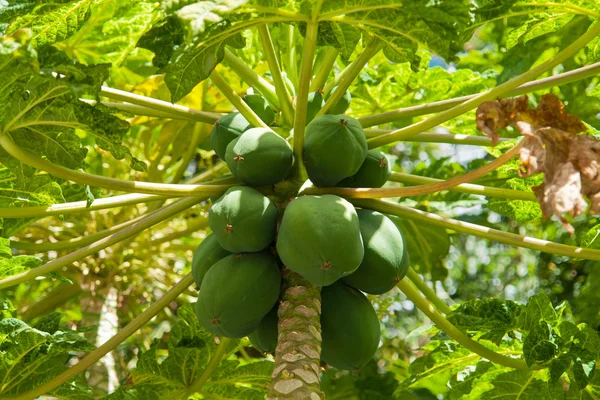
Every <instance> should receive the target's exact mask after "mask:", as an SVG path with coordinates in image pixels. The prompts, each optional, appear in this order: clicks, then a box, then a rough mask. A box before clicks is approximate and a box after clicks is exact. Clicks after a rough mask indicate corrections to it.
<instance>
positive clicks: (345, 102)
mask: <svg viewBox="0 0 600 400" xmlns="http://www.w3.org/2000/svg"><path fill="white" fill-rule="evenodd" d="M337 88H338V86H336V87H334V88H333V89H331V92H329V93H327V95H326V96H325V101H327V100H329V98H330V97H331V95H332V94H333V93H335V91H336V90H337ZM351 101H352V95H351V94H350V91H349V90H346V91H345V92H344V95H343V96H342V98H341V99H339V100H338V102H337V103H335V104H334V105H333V106H331V107H330V108H329V110H328V111H327V114H343V113H345V112H346V110H347V109H348V107H350V102H351Z"/></svg>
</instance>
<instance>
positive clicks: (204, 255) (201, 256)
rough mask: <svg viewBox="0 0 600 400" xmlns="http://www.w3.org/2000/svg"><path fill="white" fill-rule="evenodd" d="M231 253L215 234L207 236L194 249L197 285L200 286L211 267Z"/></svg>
mask: <svg viewBox="0 0 600 400" xmlns="http://www.w3.org/2000/svg"><path fill="white" fill-rule="evenodd" d="M229 255H231V253H230V252H228V251H227V250H225V249H224V248H222V247H221V245H220V244H219V242H218V241H217V237H216V236H215V235H212V234H211V235H208V236H207V237H205V238H204V240H203V241H202V242H200V244H199V245H198V247H197V248H196V251H194V258H192V276H193V277H194V282H196V285H197V286H198V287H200V285H201V284H202V279H204V275H206V272H208V270H209V269H210V267H212V266H213V265H214V264H215V263H216V262H217V261H219V260H221V259H223V258H225V257H227V256H229Z"/></svg>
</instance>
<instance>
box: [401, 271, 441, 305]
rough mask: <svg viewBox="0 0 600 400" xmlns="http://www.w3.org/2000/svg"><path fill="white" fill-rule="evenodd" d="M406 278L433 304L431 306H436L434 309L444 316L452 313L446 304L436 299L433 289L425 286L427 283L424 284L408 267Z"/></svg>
mask: <svg viewBox="0 0 600 400" xmlns="http://www.w3.org/2000/svg"><path fill="white" fill-rule="evenodd" d="M406 278H408V279H409V280H410V281H411V282H412V283H413V285H415V287H416V288H417V289H419V291H420V292H421V293H422V294H423V295H425V297H426V298H427V300H429V301H430V302H432V303H433V305H435V306H436V308H437V309H438V310H439V311H441V312H442V313H444V314H448V313H450V312H451V311H452V309H451V308H450V307H449V306H448V305H447V304H446V303H444V301H443V300H442V299H440V298H439V297H438V295H437V294H436V293H435V291H434V290H433V289H431V288H430V287H429V286H427V283H425V281H424V280H423V279H421V277H420V276H419V274H417V273H416V272H415V270H414V269H412V268H410V267H409V268H408V272H407V273H406Z"/></svg>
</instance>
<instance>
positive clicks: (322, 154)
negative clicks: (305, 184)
mask: <svg viewBox="0 0 600 400" xmlns="http://www.w3.org/2000/svg"><path fill="white" fill-rule="evenodd" d="M366 157H367V139H366V137H365V134H364V132H363V129H362V127H361V126H360V122H358V121H357V120H356V119H354V118H352V117H349V116H347V115H321V116H319V117H317V118H315V119H313V120H312V122H311V123H310V124H308V125H307V126H306V134H305V137H304V163H305V165H306V171H307V172H308V177H309V178H310V180H311V181H312V183H313V184H315V185H316V186H335V185H336V184H337V183H339V182H340V181H341V180H342V179H344V178H347V177H349V176H352V175H354V174H356V173H357V172H358V170H359V169H360V167H361V165H362V164H363V162H364V161H365V158H366Z"/></svg>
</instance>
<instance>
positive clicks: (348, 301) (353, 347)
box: [321, 282, 380, 370]
mask: <svg viewBox="0 0 600 400" xmlns="http://www.w3.org/2000/svg"><path fill="white" fill-rule="evenodd" d="M321 334H322V336H323V342H322V350H321V360H322V361H325V362H326V363H327V364H329V365H331V366H332V367H335V368H338V369H347V370H355V369H358V368H360V367H362V366H364V365H365V364H366V363H367V362H369V360H370V359H371V358H373V355H374V354H375V352H376V351H377V347H378V346H379V335H380V329H379V320H378V318H377V314H376V313H375V310H374V309H373V306H372V305H371V303H370V302H369V300H368V299H367V297H366V296H365V295H364V294H362V293H361V292H360V291H359V290H357V289H355V288H352V287H350V286H348V285H346V284H344V283H343V282H336V283H334V284H333V285H331V286H327V287H324V288H323V289H322V290H321Z"/></svg>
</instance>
